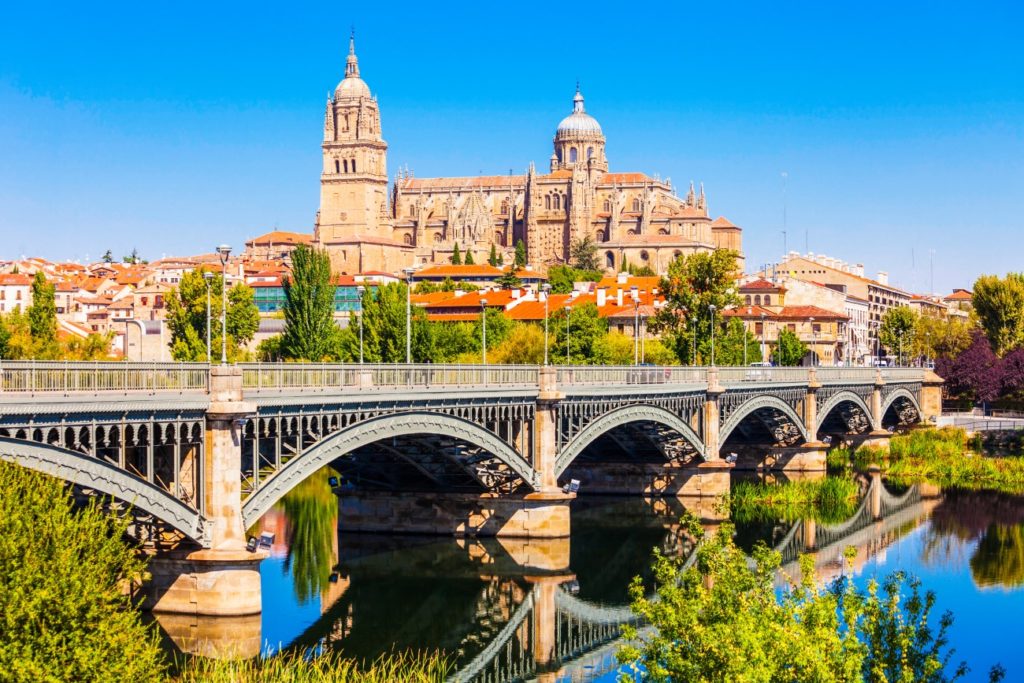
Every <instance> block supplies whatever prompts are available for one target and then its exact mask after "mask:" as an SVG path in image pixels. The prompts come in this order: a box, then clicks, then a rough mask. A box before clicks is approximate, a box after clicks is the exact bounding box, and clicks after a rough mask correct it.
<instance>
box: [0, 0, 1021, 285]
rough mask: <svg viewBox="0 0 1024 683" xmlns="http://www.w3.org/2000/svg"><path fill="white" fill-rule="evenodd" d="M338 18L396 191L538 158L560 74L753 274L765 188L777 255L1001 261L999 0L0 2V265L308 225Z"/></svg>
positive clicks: (232, 239)
mask: <svg viewBox="0 0 1024 683" xmlns="http://www.w3.org/2000/svg"><path fill="white" fill-rule="evenodd" d="M369 5H373V6H374V7H375V9H369V8H368V7H367V6H369ZM352 24H354V25H355V26H356V35H357V46H358V52H359V58H360V66H361V69H362V73H363V76H364V78H365V79H366V80H367V82H368V83H369V84H370V87H371V89H372V90H373V92H374V93H375V94H376V95H377V96H378V98H379V101H380V104H381V110H382V120H383V126H384V136H385V139H386V140H387V141H388V143H389V145H390V149H389V158H388V162H389V171H390V172H391V173H392V176H393V174H394V171H395V169H397V168H398V166H399V165H402V166H404V165H406V164H408V165H409V167H410V168H412V169H413V170H414V172H415V173H416V174H417V175H419V176H432V175H470V174H476V173H478V172H481V171H482V172H484V173H507V172H508V171H509V169H514V170H516V171H517V172H519V171H522V170H523V169H525V168H526V166H527V164H528V163H529V162H530V161H531V160H533V161H535V162H536V163H537V165H538V167H539V168H544V167H545V165H546V160H547V158H548V157H549V156H550V154H551V136H552V135H553V132H554V128H555V125H556V124H557V122H558V121H559V119H560V118H561V117H562V116H564V115H565V114H566V113H567V112H568V111H569V109H570V98H571V97H572V94H573V89H574V84H575V81H576V79H577V78H579V79H580V81H581V82H582V84H583V92H584V94H585V96H586V98H587V107H588V111H590V112H591V113H592V114H593V115H594V116H595V117H597V119H598V120H599V121H600V122H601V124H602V126H603V128H604V132H605V135H606V136H607V138H608V147H607V152H608V157H609V160H610V163H611V167H612V169H613V170H620V171H644V172H647V173H651V174H654V173H658V174H660V175H661V177H663V178H664V177H670V178H672V180H673V181H674V182H675V183H676V184H677V185H678V186H680V187H681V188H683V189H682V191H683V192H684V191H685V185H686V184H687V183H688V182H689V181H690V180H691V179H692V180H695V181H697V182H700V181H703V182H704V183H705V186H706V188H707V192H708V197H709V203H710V208H711V211H712V213H713V214H714V215H716V216H717V215H725V216H727V217H728V218H730V219H731V220H733V221H734V222H735V223H737V224H738V225H740V226H742V227H743V228H744V229H745V232H744V243H745V247H746V251H747V254H748V262H749V263H750V264H751V265H757V264H759V263H762V262H765V261H768V260H775V259H777V258H778V257H779V256H780V255H781V252H782V246H783V245H782V235H781V233H780V231H781V229H782V215H783V199H782V178H781V174H782V172H783V171H785V172H787V173H788V189H787V196H788V200H787V204H788V226H789V247H790V248H798V249H800V250H803V248H804V242H805V233H806V234H808V245H809V247H810V249H811V250H812V251H815V252H823V253H827V254H829V255H833V256H838V257H841V258H845V259H847V260H850V261H854V262H863V263H865V264H866V266H867V268H868V271H869V272H874V271H876V270H889V271H890V272H891V273H892V278H893V280H894V281H895V282H896V283H897V284H901V285H903V286H905V287H908V288H913V289H916V290H927V289H928V260H929V250H932V249H934V250H935V257H934V262H935V286H936V289H938V290H943V291H944V290H948V289H949V288H951V287H953V286H963V285H966V286H969V285H970V284H971V282H972V281H973V279H974V277H975V276H976V275H977V274H979V273H982V272H1000V273H1001V272H1005V271H1008V270H1015V269H1021V259H1020V257H1019V253H1020V252H1019V244H1020V237H1021V234H1022V228H1024V49H1022V47H1021V35H1022V34H1024V9H1021V6H1020V5H1019V4H1015V3H1010V2H1007V3H1001V4H1000V3H981V2H976V3H956V4H954V3H941V2H920V3H902V2H901V3H892V2H889V3H881V2H879V3H864V2H860V3H833V2H806V3H795V2H773V3H764V2H750V3H743V4H728V3H719V2H703V3H656V4H654V5H651V4H647V5H644V4H639V5H637V4H633V5H630V4H629V3H617V4H614V5H602V4H600V3H595V2H589V3H585V4H582V5H580V4H572V3H570V4H565V3H556V4H552V3H540V4H529V3H513V4H500V3H498V4H495V3H483V2H481V3H474V4H471V5H463V6H459V5H454V4H452V5H445V4H440V5H439V4H437V3H414V4H411V5H408V6H403V4H402V3H400V2H390V3H360V7H359V8H355V7H347V6H346V3H327V4H325V3H315V4H310V5H308V6H299V5H298V4H297V3H274V4H256V3H244V4H243V3H232V4H231V5H230V6H228V5H227V4H225V3H202V4H199V3H195V4H193V3H131V4H117V3H109V4H108V3H91V4H90V3H84V4H83V3H61V2H53V3H44V4H40V3H24V2H23V3H20V4H18V5H8V6H7V7H6V8H5V10H4V13H3V19H2V21H0V258H3V257H7V258H10V257H17V256H21V255H22V254H25V255H40V256H46V257H50V258H80V259H84V258H85V257H86V256H87V255H88V256H89V257H90V258H93V259H95V258H97V257H98V256H99V255H101V254H102V253H103V251H104V250H106V249H107V248H111V249H113V250H114V252H115V253H118V254H120V253H126V252H128V251H130V250H131V248H132V247H138V249H139V250H140V252H141V253H142V254H143V255H144V256H146V257H149V258H159V257H160V256H161V255H162V254H168V255H170V254H185V253H195V252H199V251H203V250H209V249H210V248H211V247H212V246H213V245H214V244H217V243H219V242H228V243H230V244H232V245H236V246H237V247H241V245H242V242H243V241H244V240H245V239H246V238H248V237H251V236H253V235H256V234H260V233H261V232H263V231H265V230H268V229H271V228H273V227H275V226H277V227H279V228H281V229H286V230H297V231H309V230H311V229H312V222H313V217H314V214H315V212H316V209H317V201H318V177H319V169H320V149H319V145H320V140H321V135H322V125H323V107H324V99H325V96H326V93H327V92H328V91H329V90H331V89H333V88H334V86H335V85H336V84H337V82H338V80H339V79H340V78H341V76H342V72H343V68H344V56H345V52H346V49H347V38H348V31H349V26H350V25H352ZM912 258H913V259H914V264H915V265H916V269H915V268H912Z"/></svg>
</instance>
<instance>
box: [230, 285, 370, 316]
mask: <svg viewBox="0 0 1024 683" xmlns="http://www.w3.org/2000/svg"><path fill="white" fill-rule="evenodd" d="M334 284H335V289H334V314H335V315H344V316H347V315H349V314H351V313H353V312H358V311H359V310H360V308H361V299H360V294H359V287H360V286H365V287H368V288H369V287H376V286H377V285H376V283H374V282H367V283H366V284H365V285H364V284H363V283H361V282H357V281H356V280H355V278H353V277H352V276H351V275H340V276H335V282H334ZM249 286H250V287H252V291H253V300H254V301H255V303H256V308H257V309H259V312H260V314H262V315H271V314H274V313H279V312H281V311H283V310H284V304H285V295H284V285H283V284H282V281H281V278H280V277H273V278H260V279H257V280H254V281H250V282H249Z"/></svg>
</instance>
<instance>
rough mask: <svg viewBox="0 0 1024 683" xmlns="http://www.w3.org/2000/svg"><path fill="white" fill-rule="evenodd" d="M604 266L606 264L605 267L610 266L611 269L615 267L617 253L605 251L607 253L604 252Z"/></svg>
mask: <svg viewBox="0 0 1024 683" xmlns="http://www.w3.org/2000/svg"><path fill="white" fill-rule="evenodd" d="M604 266H605V268H609V269H611V268H614V267H615V254H613V253H612V252H610V251H606V252H605V254H604Z"/></svg>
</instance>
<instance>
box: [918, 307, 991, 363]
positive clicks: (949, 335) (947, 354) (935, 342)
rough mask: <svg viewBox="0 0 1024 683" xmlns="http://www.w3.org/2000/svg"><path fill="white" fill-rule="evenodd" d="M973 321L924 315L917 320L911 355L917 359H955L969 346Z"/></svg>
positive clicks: (974, 325) (973, 325)
mask: <svg viewBox="0 0 1024 683" xmlns="http://www.w3.org/2000/svg"><path fill="white" fill-rule="evenodd" d="M976 327H977V324H976V322H975V321H972V320H969V319H965V318H959V317H953V316H950V317H947V318H939V317H935V316H929V315H924V316H921V317H919V318H918V319H917V325H916V326H915V331H914V340H913V343H912V349H911V353H912V354H913V355H914V356H915V357H918V358H924V359H933V360H934V359H936V358H955V357H956V356H958V355H959V354H961V353H962V352H963V351H964V349H966V348H967V347H968V346H970V345H971V337H972V334H971V333H972V331H973V330H974V329H975V328H976Z"/></svg>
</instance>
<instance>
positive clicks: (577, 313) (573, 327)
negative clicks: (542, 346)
mask: <svg viewBox="0 0 1024 683" xmlns="http://www.w3.org/2000/svg"><path fill="white" fill-rule="evenodd" d="M566 315H567V314H566V309H564V308H563V309H561V310H558V311H552V312H551V317H550V320H549V322H548V325H549V328H548V329H549V334H551V335H552V339H551V341H550V343H551V346H550V348H549V354H550V355H551V357H552V358H557V359H561V360H560V362H565V363H567V364H570V365H572V364H576V365H604V364H605V363H607V362H608V348H607V346H606V344H605V341H604V337H605V335H606V334H607V333H608V321H607V320H606V319H604V318H602V317H601V316H600V315H598V311H597V305H596V304H594V303H587V304H583V305H582V306H573V307H572V308H571V309H569V312H568V319H569V325H568V329H566ZM566 335H568V352H567V350H566V339H567V337H566Z"/></svg>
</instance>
